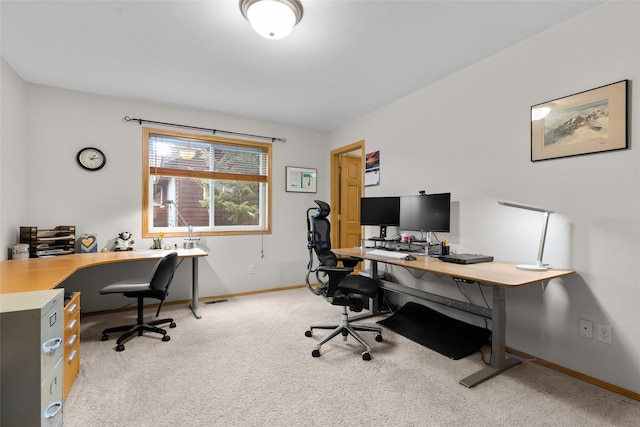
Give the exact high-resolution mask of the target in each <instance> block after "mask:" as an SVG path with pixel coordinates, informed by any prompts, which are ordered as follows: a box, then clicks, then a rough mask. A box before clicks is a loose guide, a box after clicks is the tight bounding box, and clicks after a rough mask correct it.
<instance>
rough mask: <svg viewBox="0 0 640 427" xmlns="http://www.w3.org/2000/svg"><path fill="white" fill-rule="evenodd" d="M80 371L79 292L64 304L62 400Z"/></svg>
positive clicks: (65, 397) (65, 398)
mask: <svg viewBox="0 0 640 427" xmlns="http://www.w3.org/2000/svg"><path fill="white" fill-rule="evenodd" d="M79 372H80V292H74V293H73V295H72V297H71V299H70V300H69V302H67V303H66V304H65V306H64V400H67V395H68V394H69V390H71V386H73V383H74V382H75V380H76V377H77V376H78V373H79Z"/></svg>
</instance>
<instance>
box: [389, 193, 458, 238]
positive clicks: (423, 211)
mask: <svg viewBox="0 0 640 427" xmlns="http://www.w3.org/2000/svg"><path fill="white" fill-rule="evenodd" d="M450 222H451V193H439V194H421V195H415V196H402V197H400V229H401V230H413V231H434V232H435V231H438V232H445V233H448V232H449V231H450Z"/></svg>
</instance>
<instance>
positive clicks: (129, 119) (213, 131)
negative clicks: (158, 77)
mask: <svg viewBox="0 0 640 427" xmlns="http://www.w3.org/2000/svg"><path fill="white" fill-rule="evenodd" d="M124 121H125V122H138V124H139V125H140V126H142V123H153V124H156V125H164V126H173V127H178V128H184V129H194V130H203V131H207V132H212V133H213V134H214V135H215V134H216V133H224V134H226V135H237V136H246V137H249V138H260V139H268V140H270V141H271V142H272V143H274V142H276V141H280V142H282V143H283V144H285V143H286V142H287V139H286V138H273V137H270V136H262V135H251V134H250V133H239V132H231V131H228V130H220V129H209V128H201V127H197V126H189V125H179V124H175V123H166V122H156V121H153V120H145V119H134V118H133V117H129V116H124Z"/></svg>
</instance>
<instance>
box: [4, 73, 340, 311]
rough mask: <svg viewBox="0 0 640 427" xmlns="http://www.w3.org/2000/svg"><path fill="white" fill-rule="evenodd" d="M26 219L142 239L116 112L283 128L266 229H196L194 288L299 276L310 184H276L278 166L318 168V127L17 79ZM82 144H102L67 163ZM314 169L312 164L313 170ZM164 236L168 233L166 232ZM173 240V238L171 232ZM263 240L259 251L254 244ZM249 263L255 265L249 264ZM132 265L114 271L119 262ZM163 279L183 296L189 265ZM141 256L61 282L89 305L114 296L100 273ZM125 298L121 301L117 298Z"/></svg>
mask: <svg viewBox="0 0 640 427" xmlns="http://www.w3.org/2000/svg"><path fill="white" fill-rule="evenodd" d="M26 99H27V102H26V104H27V112H28V113H27V157H28V159H29V161H28V169H29V172H28V173H27V174H26V192H27V194H28V195H29V196H28V198H27V201H26V219H25V220H24V221H25V222H26V223H27V224H21V223H19V222H17V221H15V222H14V223H11V224H9V223H8V224H7V227H8V228H9V229H11V230H13V229H16V228H17V227H19V226H20V225H36V226H39V227H54V226H56V225H67V224H68V225H75V226H76V227H77V230H78V234H82V233H97V234H98V241H99V247H100V248H102V247H103V246H107V245H108V243H109V244H111V245H112V244H113V241H114V239H115V238H116V237H117V234H118V233H119V232H121V231H125V230H128V231H131V232H132V233H133V235H134V240H135V241H136V244H135V246H136V248H148V247H150V245H151V239H141V222H142V218H141V205H142V184H141V182H142V180H141V177H142V171H141V165H142V158H141V156H142V127H141V126H139V125H138V123H133V122H129V123H126V122H124V121H123V117H124V116H130V117H135V118H140V117H141V118H145V119H149V120H156V121H162V122H171V123H180V124H187V125H193V126H199V127H209V128H216V129H224V130H230V131H236V132H243V133H250V134H258V135H267V136H276V137H284V138H286V139H287V142H286V144H283V143H280V142H278V143H275V144H274V146H273V181H272V182H273V187H272V192H273V199H272V201H273V207H272V215H273V233H272V234H265V235H264V236H260V235H251V236H217V237H203V238H202V240H200V242H199V246H200V247H202V248H204V249H205V250H207V251H208V252H209V256H208V257H207V258H205V259H202V260H201V261H200V270H199V271H200V295H201V296H215V295H224V294H230V293H239V292H245V291H251V290H258V289H269V288H274V287H279V286H288V285H297V284H301V283H304V275H305V271H306V269H305V267H306V263H307V256H308V255H307V252H306V225H305V212H306V209H307V208H308V207H309V206H311V205H313V199H314V198H317V197H321V198H327V197H328V189H327V188H326V187H323V186H319V189H318V194H303V193H286V192H285V173H284V172H285V166H287V165H289V166H308V167H316V168H318V170H319V171H324V170H328V155H326V145H327V143H326V140H325V139H324V137H323V135H321V134H319V133H316V132H312V131H306V130H301V129H296V128H292V127H287V126H280V125H277V124H271V123H262V122H257V121H251V120H244V119H239V118H234V117H228V116H222V115H218V114H213V113H210V112H204V111H198V110H190V109H185V108H176V107H171V106H165V105H157V104H150V103H144V102H134V101H131V100H126V99H119V98H112V97H106V96H100V95H94V94H88V93H82V92H76V91H69V90H64V89H58V88H52V87H47V86H40V85H34V84H28V85H27V97H26ZM84 146H95V147H98V148H100V149H102V150H103V151H104V152H105V154H106V156H107V164H106V166H105V167H104V168H103V169H102V170H100V171H98V172H87V171H84V170H83V169H81V168H80V167H78V166H77V164H76V153H77V151H78V150H79V149H80V148H82V147H84ZM321 174H322V172H321ZM169 240H170V241H171V239H169ZM174 240H175V242H176V243H178V244H181V242H182V240H181V239H174ZM262 247H264V258H262V257H261V249H262ZM249 265H254V266H255V274H249ZM125 268H126V269H132V270H131V271H124V270H123V269H125ZM181 270H182V271H181V272H180V273H179V274H178V276H177V279H178V280H177V282H178V283H180V282H182V285H181V284H176V283H174V284H173V285H172V292H171V299H173V300H176V299H188V298H189V297H190V287H189V286H188V283H189V280H190V275H189V272H190V267H187V266H186V264H185V266H183V267H181ZM146 271H147V270H146V269H145V267H144V266H140V265H138V266H126V267H125V266H122V265H119V266H111V268H103V269H100V271H97V270H95V269H90V270H87V271H84V272H79V273H77V274H76V275H74V276H73V277H72V278H70V279H69V280H67V281H66V282H65V287H66V288H69V289H74V288H78V289H82V290H83V296H82V299H83V310H85V311H93V310H95V309H103V308H107V307H108V306H119V305H123V303H122V300H121V299H118V297H116V296H114V297H113V299H112V300H113V302H112V303H105V300H107V299H111V297H106V298H105V297H102V298H100V296H99V295H98V292H97V291H98V290H99V289H100V287H102V286H104V283H105V282H106V281H107V280H112V279H114V278H119V277H121V276H125V277H126V276H130V275H131V274H133V273H132V272H134V273H135V274H141V275H144V274H146ZM127 302H130V301H127Z"/></svg>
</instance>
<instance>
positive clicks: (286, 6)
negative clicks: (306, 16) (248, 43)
mask: <svg viewBox="0 0 640 427" xmlns="http://www.w3.org/2000/svg"><path fill="white" fill-rule="evenodd" d="M240 11H241V12H242V15H243V16H244V17H245V18H246V19H247V21H249V23H250V24H251V27H252V28H253V29H254V30H255V32H256V33H258V34H260V35H261V36H262V37H264V38H266V39H273V40H277V39H281V38H283V37H285V36H287V35H288V34H289V33H290V32H291V30H293V27H294V26H295V25H296V24H297V23H298V22H300V20H301V19H302V3H300V0H240Z"/></svg>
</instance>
